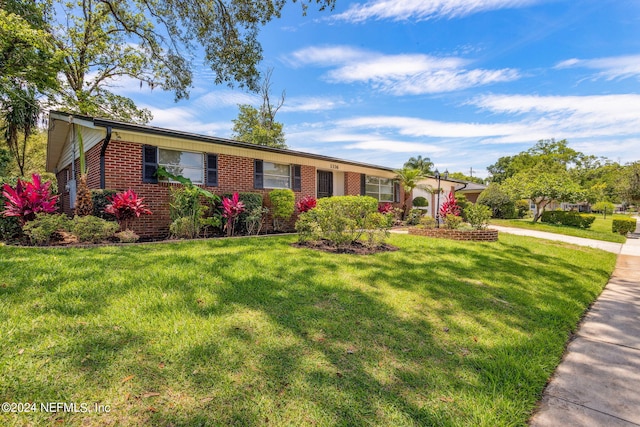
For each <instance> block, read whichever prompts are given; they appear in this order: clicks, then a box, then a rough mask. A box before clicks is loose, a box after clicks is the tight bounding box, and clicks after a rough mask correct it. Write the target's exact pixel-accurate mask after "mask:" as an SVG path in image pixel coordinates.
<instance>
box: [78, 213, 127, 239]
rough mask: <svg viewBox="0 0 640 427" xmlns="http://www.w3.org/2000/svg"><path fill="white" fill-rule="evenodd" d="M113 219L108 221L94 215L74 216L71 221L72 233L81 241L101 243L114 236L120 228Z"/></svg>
mask: <svg viewBox="0 0 640 427" xmlns="http://www.w3.org/2000/svg"><path fill="white" fill-rule="evenodd" d="M119 228H120V227H119V225H118V224H117V223H115V222H113V221H107V220H104V219H102V218H98V217H95V216H92V215H87V216H74V217H73V221H72V223H71V233H73V235H75V236H76V237H77V238H78V241H79V242H91V243H100V242H102V241H104V240H107V239H108V238H110V237H112V236H113V235H114V234H115V233H116V231H118V229H119Z"/></svg>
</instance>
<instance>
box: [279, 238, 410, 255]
mask: <svg viewBox="0 0 640 427" xmlns="http://www.w3.org/2000/svg"><path fill="white" fill-rule="evenodd" d="M291 246H293V247H295V248H307V249H315V250H317V251H322V252H329V253H332V254H354V255H371V254H375V253H378V252H393V251H397V250H398V248H397V247H396V246H393V245H389V244H386V243H383V244H382V245H379V246H375V247H369V246H367V245H365V244H364V243H361V242H353V243H351V244H350V245H349V246H340V247H338V246H334V245H332V244H330V243H329V242H327V241H326V240H320V241H309V242H297V243H292V244H291Z"/></svg>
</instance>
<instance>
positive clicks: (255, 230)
mask: <svg viewBox="0 0 640 427" xmlns="http://www.w3.org/2000/svg"><path fill="white" fill-rule="evenodd" d="M268 213H269V209H267V208H265V207H262V206H255V207H254V208H253V209H252V210H251V211H249V212H247V211H245V212H243V213H242V214H241V215H240V217H241V218H242V216H243V215H244V217H245V219H244V225H245V230H246V232H247V234H248V235H249V236H252V235H257V234H260V231H262V227H263V226H264V219H265V217H266V216H267V214H268Z"/></svg>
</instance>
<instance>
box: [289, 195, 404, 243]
mask: <svg viewBox="0 0 640 427" xmlns="http://www.w3.org/2000/svg"><path fill="white" fill-rule="evenodd" d="M392 221H393V216H392V215H391V214H381V213H380V212H378V201H377V200H376V199H374V198H373V197H369V196H336V197H328V198H323V199H320V200H318V204H317V206H316V208H315V209H312V210H310V211H308V212H304V213H302V214H300V216H299V218H298V221H297V222H296V230H297V231H298V233H299V237H300V240H301V241H307V240H325V241H326V242H327V243H329V244H331V245H333V246H336V247H340V246H346V245H350V244H352V243H354V242H357V241H359V240H360V238H361V237H362V236H363V235H365V234H366V236H367V243H368V244H370V245H379V244H381V243H382V242H383V241H384V239H385V238H386V236H387V233H388V230H389V228H390V227H391V224H392Z"/></svg>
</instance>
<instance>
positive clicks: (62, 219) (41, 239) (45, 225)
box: [22, 213, 71, 245]
mask: <svg viewBox="0 0 640 427" xmlns="http://www.w3.org/2000/svg"><path fill="white" fill-rule="evenodd" d="M70 228H71V221H70V220H69V218H67V216H66V215H65V214H47V213H38V214H36V217H35V219H34V220H33V221H29V222H27V223H26V224H25V225H24V226H23V227H22V230H23V231H24V234H25V235H26V236H27V237H28V238H29V240H30V241H31V243H32V244H34V245H48V244H50V243H51V241H52V240H53V238H54V237H55V235H56V233H58V232H60V231H69V230H70Z"/></svg>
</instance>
